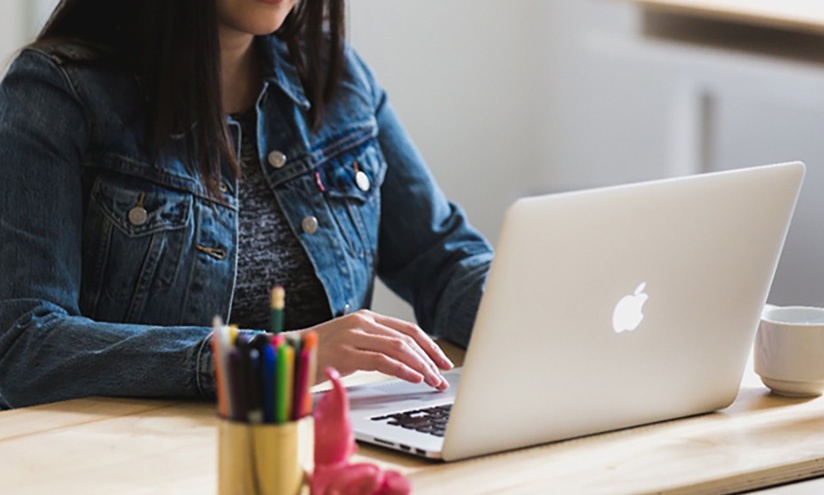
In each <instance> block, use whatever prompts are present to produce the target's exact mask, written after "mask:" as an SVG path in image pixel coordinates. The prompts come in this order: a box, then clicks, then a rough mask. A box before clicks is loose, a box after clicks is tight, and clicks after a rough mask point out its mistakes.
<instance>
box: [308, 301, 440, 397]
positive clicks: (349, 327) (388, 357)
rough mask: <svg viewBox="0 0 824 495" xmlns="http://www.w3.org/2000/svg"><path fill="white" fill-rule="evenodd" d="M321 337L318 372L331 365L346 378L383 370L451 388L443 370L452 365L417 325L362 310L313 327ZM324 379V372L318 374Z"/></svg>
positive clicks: (387, 372)
mask: <svg viewBox="0 0 824 495" xmlns="http://www.w3.org/2000/svg"><path fill="white" fill-rule="evenodd" d="M310 330H314V331H315V332H317V334H318V356H317V358H318V367H317V369H318V370H319V371H322V370H324V369H326V367H327V366H332V367H334V368H335V369H337V370H338V372H340V374H341V375H342V376H346V375H350V374H352V373H353V372H355V371H357V370H364V371H379V372H381V373H385V374H387V375H392V376H396V377H398V378H400V379H402V380H406V381H409V382H413V383H421V382H426V384H427V385H429V386H431V387H433V388H436V389H438V390H446V388H448V387H449V384H448V383H447V381H446V380H445V379H444V378H443V376H442V375H441V370H449V369H452V367H453V365H452V362H451V361H450V360H449V359H448V358H447V357H446V355H445V354H444V353H443V351H441V349H440V348H439V347H438V346H437V344H435V342H433V341H432V339H431V338H429V336H428V335H427V334H426V333H424V331H423V330H421V329H420V328H419V327H418V326H417V325H415V324H413V323H409V322H406V321H403V320H399V319H397V318H392V317H390V316H383V315H379V314H377V313H374V312H372V311H368V310H360V311H357V312H355V313H352V314H348V315H346V316H341V317H339V318H335V319H334V320H330V321H327V322H324V323H321V324H319V325H316V326H314V327H312V328H311V329H310ZM317 376H318V378H319V380H323V376H324V375H323V373H322V372H319V373H317Z"/></svg>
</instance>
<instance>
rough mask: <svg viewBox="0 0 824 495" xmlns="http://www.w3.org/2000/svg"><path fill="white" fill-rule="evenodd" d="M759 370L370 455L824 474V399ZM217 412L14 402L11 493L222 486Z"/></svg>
mask: <svg viewBox="0 0 824 495" xmlns="http://www.w3.org/2000/svg"><path fill="white" fill-rule="evenodd" d="M751 370H752V367H751V365H750V366H748V372H747V375H746V376H745V379H744V382H743V385H742V388H741V392H740V394H739V397H738V399H737V400H736V401H735V403H734V404H733V405H732V406H731V407H730V408H728V409H725V410H723V411H720V412H717V413H713V414H708V415H703V416H698V417H692V418H687V419H683V420H678V421H670V422H666V423H660V424H656V425H651V426H644V427H639V428H634V429H629V430H623V431H619V432H613V433H607V434H603V435H595V436H590V437H586V438H582V439H577V440H571V441H567V442H560V443H555V444H550V445H545V446H541V447H536V448H531V449H524V450H520V451H515V452H508V453H503V454H499V455H493V456H488V457H483V458H479V459H472V460H467V461H462V462H456V463H450V464H440V463H434V462H428V461H423V460H418V459H415V458H411V457H407V456H404V455H402V454H395V453H393V452H390V451H385V450H382V449H377V448H371V447H363V446H362V447H361V449H360V452H359V454H358V458H359V460H370V461H373V462H378V463H379V464H381V465H383V466H384V467H391V468H394V469H398V470H400V471H402V472H403V473H405V474H406V475H408V476H409V477H410V478H411V480H412V482H413V484H414V493H416V494H429V493H432V494H443V493H456V494H458V493H460V494H471V493H485V494H497V493H562V494H576V493H591V494H599V495H600V494H608V493H616V494H618V493H690V494H700V493H730V492H735V491H741V490H746V489H751V488H754V487H758V486H764V485H767V484H772V483H778V482H783V481H789V480H795V479H801V478H805V477H810V476H816V475H824V399H820V398H819V399H813V400H806V399H785V398H780V397H777V396H774V395H771V394H770V393H769V392H768V391H767V389H766V388H764V387H763V386H762V385H760V382H759V381H758V379H757V377H756V376H755V375H754V374H753V373H752V371H751ZM374 378H375V377H374V376H371V375H361V376H359V377H356V378H355V379H356V380H359V381H368V380H372V379H374ZM216 421H217V420H216V418H215V414H214V406H213V405H212V404H208V403H203V402H184V401H151V400H130V399H110V398H103V399H85V400H75V401H68V402H62V403H57V404H51V405H45V406H39V407H33V408H28V409H19V410H14V411H6V412H2V413H0V492H2V493H3V494H6V493H9V494H41V493H42V494H56V493H59V494H61V495H63V494H75V493H76V494H84V495H87V494H97V493H100V494H107V495H112V494H118V495H121V494H143V493H146V494H149V493H151V494H158V493H174V494H189V493H191V494H204V493H215V490H216V486H217V480H216V474H215V466H216V452H215V450H216V443H217V436H216V428H215V425H216Z"/></svg>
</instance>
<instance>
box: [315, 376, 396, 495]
mask: <svg viewBox="0 0 824 495" xmlns="http://www.w3.org/2000/svg"><path fill="white" fill-rule="evenodd" d="M325 371H326V376H327V377H328V378H329V379H330V380H332V390H330V391H329V392H327V393H326V394H324V395H323V397H321V398H320V400H319V401H318V404H317V406H315V412H314V413H313V416H314V418H315V472H314V473H313V474H312V479H311V482H310V486H311V494H312V495H338V494H346V495H407V494H409V493H410V492H411V491H412V485H411V484H410V483H409V480H408V479H406V478H405V477H404V476H403V475H402V474H400V473H399V472H397V471H381V469H380V468H379V467H378V466H376V465H375V464H370V463H360V464H350V463H349V458H350V457H351V456H352V454H354V453H355V451H356V450H357V449H358V446H357V444H356V443H355V436H354V435H353V434H352V424H351V423H350V421H349V398H348V397H347V396H346V388H345V387H344V386H343V383H341V380H340V373H338V371H337V370H336V369H334V368H326V370H325Z"/></svg>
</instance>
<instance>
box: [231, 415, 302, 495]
mask: <svg viewBox="0 0 824 495" xmlns="http://www.w3.org/2000/svg"><path fill="white" fill-rule="evenodd" d="M218 429H219V431H218V494H219V495H303V494H306V493H308V492H309V488H308V485H307V483H306V477H305V468H306V467H307V466H309V465H310V463H311V460H312V443H313V439H312V422H311V417H307V418H304V419H301V420H299V421H290V422H288V423H283V424H250V423H240V422H234V421H228V420H221V421H220V425H219V426H218Z"/></svg>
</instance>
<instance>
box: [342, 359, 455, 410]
mask: <svg viewBox="0 0 824 495" xmlns="http://www.w3.org/2000/svg"><path fill="white" fill-rule="evenodd" d="M443 377H444V378H445V379H446V381H447V382H449V388H448V389H446V390H445V391H443V392H439V391H437V390H435V389H433V388H432V387H430V386H429V385H426V384H425V383H417V384H416V383H409V382H405V381H403V380H390V381H387V382H380V383H370V384H366V385H358V386H354V387H350V388H347V390H346V391H347V394H348V395H349V407H350V410H351V412H352V414H353V415H357V416H361V415H371V414H379V413H386V412H393V411H399V410H404V409H409V408H416V407H425V406H427V405H431V404H436V403H437V404H449V403H452V402H453V401H454V400H455V394H456V392H457V391H458V385H459V384H460V378H461V368H456V369H453V370H450V371H448V372H446V373H444V374H443Z"/></svg>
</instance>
